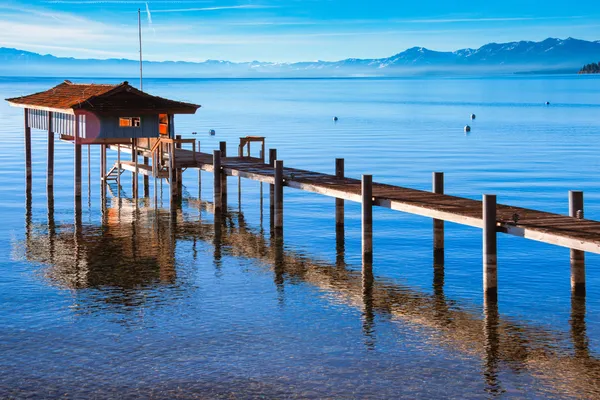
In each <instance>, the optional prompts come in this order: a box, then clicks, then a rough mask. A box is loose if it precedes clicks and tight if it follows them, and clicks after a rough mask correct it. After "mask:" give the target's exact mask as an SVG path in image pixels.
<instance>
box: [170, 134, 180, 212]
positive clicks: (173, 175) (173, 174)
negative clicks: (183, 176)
mask: <svg viewBox="0 0 600 400" xmlns="http://www.w3.org/2000/svg"><path fill="white" fill-rule="evenodd" d="M168 148H169V189H170V192H171V208H173V207H175V206H176V205H177V202H178V201H179V199H178V198H177V194H178V193H179V190H178V189H177V169H176V165H177V164H176V159H175V144H173V143H170V144H169V145H168Z"/></svg>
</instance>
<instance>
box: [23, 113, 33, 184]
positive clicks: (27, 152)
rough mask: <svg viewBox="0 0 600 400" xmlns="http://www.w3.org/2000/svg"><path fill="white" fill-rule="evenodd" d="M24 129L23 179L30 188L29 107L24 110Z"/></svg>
mask: <svg viewBox="0 0 600 400" xmlns="http://www.w3.org/2000/svg"><path fill="white" fill-rule="evenodd" d="M24 111H25V112H24V130H25V181H26V184H27V187H28V188H31V177H32V173H31V128H30V127H29V109H27V108H26V109H25V110H24Z"/></svg>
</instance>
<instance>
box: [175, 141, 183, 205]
mask: <svg viewBox="0 0 600 400" xmlns="http://www.w3.org/2000/svg"><path fill="white" fill-rule="evenodd" d="M175 139H176V140H181V135H175ZM181 148H182V147H181V143H175V150H173V151H174V152H175V151H177V150H176V149H181ZM176 172H177V176H176V177H175V181H176V182H177V185H176V187H177V197H178V198H181V195H182V193H183V186H182V182H183V169H181V168H177V169H176Z"/></svg>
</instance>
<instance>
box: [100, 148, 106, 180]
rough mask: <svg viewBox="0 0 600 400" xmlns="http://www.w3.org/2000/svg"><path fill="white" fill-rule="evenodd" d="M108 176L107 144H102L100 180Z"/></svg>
mask: <svg viewBox="0 0 600 400" xmlns="http://www.w3.org/2000/svg"><path fill="white" fill-rule="evenodd" d="M105 178H106V145H105V144H101V145H100V182H104V180H105Z"/></svg>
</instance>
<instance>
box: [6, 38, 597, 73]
mask: <svg viewBox="0 0 600 400" xmlns="http://www.w3.org/2000/svg"><path fill="white" fill-rule="evenodd" d="M598 61H600V40H598V41H593V42H592V41H585V40H578V39H573V38H568V39H553V38H548V39H546V40H543V41H541V42H530V41H520V42H511V43H489V44H486V45H484V46H482V47H480V48H478V49H461V50H456V51H453V52H440V51H434V50H429V49H426V48H424V47H413V48H410V49H408V50H405V51H403V52H401V53H398V54H396V55H393V56H391V57H387V58H379V59H358V58H348V59H345V60H341V61H308V62H298V63H276V62H261V61H252V62H244V63H234V62H230V61H223V60H207V61H204V62H199V63H194V62H182V61H166V62H144V70H145V74H146V76H148V77H153V76H154V77H178V76H181V77H195V76H198V77H213V76H214V77H331V76H336V77H337V76H340V77H341V76H402V75H408V74H419V73H447V74H472V73H519V72H531V71H537V72H544V71H564V72H573V73H576V72H577V71H578V70H579V69H580V68H581V67H582V66H583V65H584V64H588V63H591V62H598ZM137 68H138V64H137V61H136V60H126V59H108V60H95V59H75V58H61V57H54V56H52V55H41V54H37V53H32V52H28V51H24V50H18V49H10V48H0V75H10V76H15V75H28V76H32V75H33V76H66V75H67V76H95V77H100V76H106V77H111V76H119V77H123V76H125V77H126V76H135V75H136V73H137Z"/></svg>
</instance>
